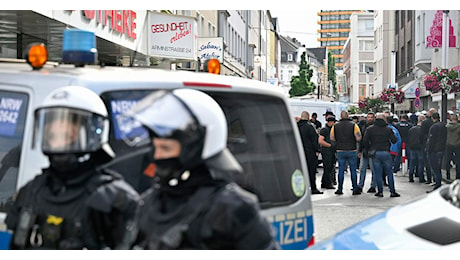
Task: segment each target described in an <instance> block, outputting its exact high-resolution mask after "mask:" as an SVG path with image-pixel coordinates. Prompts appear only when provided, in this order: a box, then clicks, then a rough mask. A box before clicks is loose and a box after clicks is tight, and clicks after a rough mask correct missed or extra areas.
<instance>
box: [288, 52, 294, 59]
mask: <svg viewBox="0 0 460 260" xmlns="http://www.w3.org/2000/svg"><path fill="white" fill-rule="evenodd" d="M287 60H288V61H292V60H293V55H292V53H288V55H287Z"/></svg>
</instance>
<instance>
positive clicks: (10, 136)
mask: <svg viewBox="0 0 460 260" xmlns="http://www.w3.org/2000/svg"><path fill="white" fill-rule="evenodd" d="M28 103H29V96H28V95H27V94H24V93H18V92H10V91H3V90H0V212H6V210H7V208H8V206H9V205H10V204H11V203H12V199H13V194H14V193H15V190H16V184H17V180H18V169H19V161H20V157H21V147H22V140H23V136H24V126H25V122H26V112H27V106H28Z"/></svg>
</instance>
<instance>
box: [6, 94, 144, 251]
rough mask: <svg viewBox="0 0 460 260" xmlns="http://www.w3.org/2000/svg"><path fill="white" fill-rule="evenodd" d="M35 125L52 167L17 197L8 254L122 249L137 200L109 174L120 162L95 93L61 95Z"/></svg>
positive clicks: (48, 101) (9, 217) (39, 144)
mask: <svg viewBox="0 0 460 260" xmlns="http://www.w3.org/2000/svg"><path fill="white" fill-rule="evenodd" d="M34 119H35V128H34V140H36V144H35V145H36V146H37V147H40V149H41V150H42V152H43V153H44V154H45V155H47V156H48V159H49V162H50V165H49V167H48V168H46V169H44V170H43V171H42V173H41V174H39V175H37V176H36V177H35V178H34V179H32V180H31V181H29V182H28V183H27V184H26V185H25V186H23V187H22V188H21V189H20V190H19V193H18V195H17V196H16V198H15V201H14V203H13V205H12V207H11V208H10V209H9V210H8V215H7V217H6V225H7V228H8V229H9V230H11V231H12V232H13V235H12V239H11V241H10V248H11V249H85V248H86V249H106V248H116V246H118V245H119V244H121V241H122V239H123V237H124V232H125V226H126V223H128V222H129V221H130V220H132V219H133V217H134V215H135V214H134V213H135V209H136V205H137V200H138V199H139V195H138V193H137V192H136V191H135V190H134V189H133V188H132V187H131V186H129V185H128V184H127V183H126V182H125V181H124V180H123V178H122V177H121V175H119V174H117V173H116V172H113V171H111V170H108V169H104V167H103V165H104V164H105V163H108V162H109V161H111V159H112V158H113V157H114V154H113V151H112V150H111V148H110V146H109V145H108V143H107V141H108V134H109V129H108V128H109V124H108V119H107V110H106V108H105V105H104V103H103V102H102V100H101V99H100V98H99V96H98V95H97V94H95V93H94V92H92V91H90V90H89V89H86V88H83V87H76V86H70V87H62V88H59V89H56V90H54V91H53V92H51V93H50V94H49V95H48V96H47V97H46V98H45V100H44V101H43V103H42V105H41V107H40V108H38V109H37V110H36V111H35V118H34ZM30 163H33V162H30Z"/></svg>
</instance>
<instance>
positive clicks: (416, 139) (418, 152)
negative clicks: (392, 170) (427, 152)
mask: <svg viewBox="0 0 460 260" xmlns="http://www.w3.org/2000/svg"><path fill="white" fill-rule="evenodd" d="M423 120H425V116H424V115H419V116H418V123H417V125H415V126H413V127H412V128H411V129H409V138H408V141H407V142H408V145H409V147H410V160H409V182H414V173H416V174H417V176H418V181H419V182H420V183H424V182H425V177H424V174H423V165H424V161H423V153H424V147H423V146H422V143H423V141H422V127H421V125H422V122H423Z"/></svg>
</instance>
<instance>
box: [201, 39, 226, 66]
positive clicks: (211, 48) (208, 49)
mask: <svg viewBox="0 0 460 260" xmlns="http://www.w3.org/2000/svg"><path fill="white" fill-rule="evenodd" d="M198 57H199V59H200V60H201V61H202V62H204V61H205V60H209V59H218V60H219V62H220V63H223V62H224V38H222V37H211V38H209V37H200V38H198Z"/></svg>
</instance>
